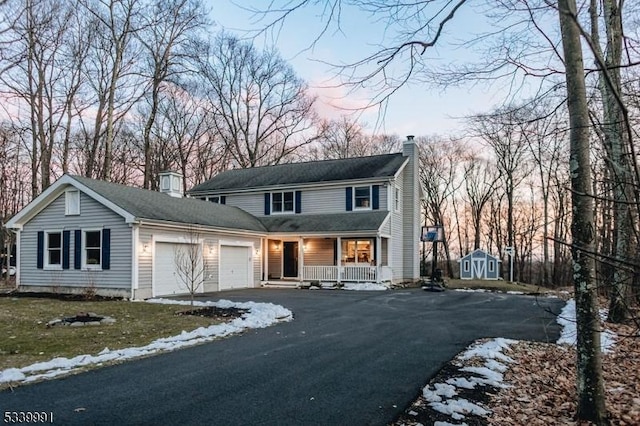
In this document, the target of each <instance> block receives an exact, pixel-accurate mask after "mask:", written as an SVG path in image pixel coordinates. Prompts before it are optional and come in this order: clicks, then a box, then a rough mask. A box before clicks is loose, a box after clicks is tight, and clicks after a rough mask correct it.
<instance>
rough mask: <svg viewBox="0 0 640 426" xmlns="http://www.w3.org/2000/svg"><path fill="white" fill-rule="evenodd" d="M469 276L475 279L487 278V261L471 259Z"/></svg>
mask: <svg viewBox="0 0 640 426" xmlns="http://www.w3.org/2000/svg"><path fill="white" fill-rule="evenodd" d="M471 276H472V277H473V278H477V279H484V278H486V277H487V260H486V259H485V258H484V257H480V258H473V257H472V258H471Z"/></svg>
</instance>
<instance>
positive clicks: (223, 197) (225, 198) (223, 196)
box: [220, 195, 227, 204]
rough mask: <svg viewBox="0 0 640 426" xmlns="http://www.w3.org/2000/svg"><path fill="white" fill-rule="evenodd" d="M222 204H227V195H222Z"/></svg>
mask: <svg viewBox="0 0 640 426" xmlns="http://www.w3.org/2000/svg"><path fill="white" fill-rule="evenodd" d="M220 204H227V196H226V195H221V196H220Z"/></svg>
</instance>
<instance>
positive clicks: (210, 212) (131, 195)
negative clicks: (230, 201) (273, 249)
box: [71, 176, 266, 232]
mask: <svg viewBox="0 0 640 426" xmlns="http://www.w3.org/2000/svg"><path fill="white" fill-rule="evenodd" d="M71 177H72V178H73V179H74V180H76V181H78V182H80V183H81V184H82V185H84V186H86V187H88V188H89V189H91V190H93V191H95V192H96V193H98V194H100V195H101V196H103V197H104V198H106V199H107V200H109V201H111V202H112V203H114V204H116V205H117V206H119V207H121V208H122V209H124V210H126V211H127V212H129V213H131V214H132V215H134V216H135V217H136V218H139V219H149V220H159V221H167V222H175V223H185V224H195V225H203V226H211V227H217V228H225V229H238V230H248V231H259V232H265V231H266V228H265V227H264V225H263V224H262V223H261V222H260V221H259V220H258V219H257V218H256V217H254V216H252V215H251V214H249V213H247V212H245V211H244V210H241V209H239V208H237V207H232V206H227V205H223V204H217V203H212V202H209V201H201V200H197V199H194V198H175V197H171V196H169V195H167V194H162V193H160V192H157V191H149V190H146V189H139V188H132V187H129V186H125V185H119V184H115V183H110V182H105V181H100V180H95V179H89V178H86V177H81V176H71Z"/></svg>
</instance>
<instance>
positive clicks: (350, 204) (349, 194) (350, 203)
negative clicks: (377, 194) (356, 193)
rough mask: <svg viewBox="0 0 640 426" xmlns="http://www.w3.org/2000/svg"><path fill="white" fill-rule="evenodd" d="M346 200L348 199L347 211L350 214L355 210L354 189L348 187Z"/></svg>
mask: <svg viewBox="0 0 640 426" xmlns="http://www.w3.org/2000/svg"><path fill="white" fill-rule="evenodd" d="M346 198H347V211H348V212H350V211H352V210H353V188H352V187H350V186H348V187H347V194H346Z"/></svg>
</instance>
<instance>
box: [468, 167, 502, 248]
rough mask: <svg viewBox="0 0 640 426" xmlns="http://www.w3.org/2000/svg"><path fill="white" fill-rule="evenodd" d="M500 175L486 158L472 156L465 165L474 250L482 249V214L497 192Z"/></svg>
mask: <svg viewBox="0 0 640 426" xmlns="http://www.w3.org/2000/svg"><path fill="white" fill-rule="evenodd" d="M497 182H498V173H497V171H496V170H495V169H494V168H493V167H492V163H490V162H489V161H488V160H487V159H485V158H480V157H478V156H476V155H473V156H471V157H470V158H469V159H468V160H467V162H466V163H465V165H464V185H465V191H466V195H467V198H468V199H469V205H470V206H471V224H472V227H473V248H474V250H475V249H479V248H480V235H481V232H482V214H483V211H484V208H485V206H486V205H487V203H488V202H489V200H491V197H492V196H493V193H494V192H495V191H496V183H497Z"/></svg>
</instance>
